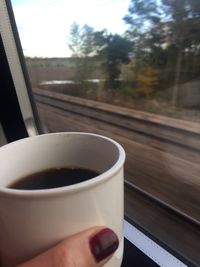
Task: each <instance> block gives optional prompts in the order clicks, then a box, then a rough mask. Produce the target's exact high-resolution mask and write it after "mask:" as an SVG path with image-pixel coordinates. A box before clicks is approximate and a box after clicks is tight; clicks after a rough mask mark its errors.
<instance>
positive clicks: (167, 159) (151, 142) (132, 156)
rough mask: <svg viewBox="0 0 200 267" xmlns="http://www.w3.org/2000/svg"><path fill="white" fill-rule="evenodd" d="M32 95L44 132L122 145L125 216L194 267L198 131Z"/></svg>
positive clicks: (199, 227)
mask: <svg viewBox="0 0 200 267" xmlns="http://www.w3.org/2000/svg"><path fill="white" fill-rule="evenodd" d="M34 96H35V100H36V103H37V106H38V110H39V113H40V117H41V119H42V120H43V122H44V123H45V124H46V127H47V130H49V131H51V132H54V131H90V132H94V133H98V134H104V135H107V136H109V137H111V138H114V139H115V140H117V141H118V142H120V143H121V144H122V145H123V146H124V148H125V150H126V154H127V160H126V165H125V174H126V175H125V176H126V180H125V192H126V193H125V214H126V216H128V217H131V219H132V220H134V221H136V222H137V223H138V224H139V225H143V227H144V228H146V229H147V231H149V232H151V233H153V234H155V236H158V237H159V238H160V239H161V240H165V243H166V244H167V245H168V246H173V247H175V250H176V251H178V253H179V254H182V255H184V256H186V257H187V258H188V259H194V262H195V263H198V264H199V266H200V260H199V255H198V249H197V248H198V246H199V242H200V197H199V195H200V194H199V193H200V179H199V173H200V167H199V163H200V138H199V137H200V127H199V126H198V125H197V124H195V123H192V122H185V121H180V120H175V119H170V118H166V117H163V116H158V115H152V114H148V113H144V112H139V111H133V110H130V109H126V108H119V107H117V106H112V105H109V104H104V103H99V102H96V101H91V100H86V99H80V98H77V97H72V96H67V95H63V94H60V93H53V92H48V91H42V90H39V89H35V90H34ZM148 205H149V206H152V208H151V209H149V208H148ZM152 209H153V213H152ZM144 213H145V214H144ZM160 216H162V218H161V217H160ZM155 218H156V220H155ZM152 221H153V222H154V224H155V225H154V224H153V223H152ZM159 221H161V222H162V223H161V224H162V227H159V226H158V225H157V227H156V224H157V223H158V222H159ZM177 221H179V223H177ZM172 225H173V226H172ZM171 229H173V235H170V236H169V235H167V234H166V233H168V234H169V232H170V231H171ZM184 232H185V233H186V234H184ZM185 237H186V239H185ZM177 240H178V241H177ZM184 240H185V244H184ZM186 243H187V244H186ZM183 244H184V245H183Z"/></svg>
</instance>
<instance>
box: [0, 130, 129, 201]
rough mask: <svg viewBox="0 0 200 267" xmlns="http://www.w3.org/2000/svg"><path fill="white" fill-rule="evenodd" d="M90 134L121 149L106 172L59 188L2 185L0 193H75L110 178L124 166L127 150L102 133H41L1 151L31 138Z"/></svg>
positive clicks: (10, 195) (21, 195)
mask: <svg viewBox="0 0 200 267" xmlns="http://www.w3.org/2000/svg"><path fill="white" fill-rule="evenodd" d="M74 134H76V135H90V136H96V137H100V138H102V139H105V140H107V141H109V142H111V143H113V144H114V145H115V146H116V147H117V149H118V151H119V157H118V159H117V161H116V162H115V163H114V165H113V166H112V167H111V168H109V169H108V170H106V171H105V172H104V173H102V174H99V175H97V176H96V177H94V178H92V179H90V180H87V181H83V182H81V183H77V184H73V185H68V186H63V187H57V188H50V189H36V190H24V189H13V188H8V187H4V186H0V194H1V195H4V196H5V197H8V198H13V197H16V198H35V197H51V196H54V195H60V196H61V195H63V194H66V193H67V194H71V193H75V192H78V191H84V190H87V189H89V188H92V187H95V186H97V185H98V184H100V183H104V182H106V181H107V180H109V179H110V177H111V175H112V176H114V175H115V174H116V173H117V172H118V171H119V170H120V169H121V168H123V164H124V162H125V157H126V155H125V151H124V148H123V147H122V146H121V145H120V144H119V143H118V142H116V141H115V140H113V139H111V138H109V137H106V136H103V135H100V134H94V133H87V132H56V133H46V134H41V135H36V136H32V137H26V138H23V139H20V140H17V141H14V142H12V143H9V144H6V145H4V146H2V147H0V151H2V150H4V149H8V147H9V146H11V145H13V144H15V143H20V142H27V141H28V140H30V139H36V138H41V137H42V138H44V137H45V136H52V135H74Z"/></svg>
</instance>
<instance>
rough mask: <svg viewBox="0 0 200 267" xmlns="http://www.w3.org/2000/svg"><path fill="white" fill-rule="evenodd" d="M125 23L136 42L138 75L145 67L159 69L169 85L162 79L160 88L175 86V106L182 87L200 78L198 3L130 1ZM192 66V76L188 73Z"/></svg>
mask: <svg viewBox="0 0 200 267" xmlns="http://www.w3.org/2000/svg"><path fill="white" fill-rule="evenodd" d="M124 20H125V22H126V23H127V24H128V26H129V28H128V30H127V33H126V34H127V36H128V37H129V38H130V39H131V40H133V41H134V50H133V52H134V59H135V62H136V64H135V65H136V72H138V74H140V71H142V69H143V68H144V67H145V66H152V67H156V68H159V69H160V70H161V71H160V74H159V75H161V77H163V78H165V81H166V82H163V81H164V80H162V79H161V82H160V87H162V84H166V85H167V84H168V86H169V84H170V83H171V86H172V85H173V88H174V90H173V92H172V103H173V104H174V105H176V104H177V100H178V96H179V87H180V85H181V83H182V82H184V81H186V77H188V79H192V78H194V77H195V75H196V76H197V75H199V70H198V69H199V68H198V67H199V63H198V59H199V52H200V34H199V29H200V5H199V0H161V1H155V0H131V2H130V7H129V9H128V14H127V15H126V16H125V17H124ZM195 58H198V59H195ZM191 62H193V63H191ZM191 65H193V66H194V65H195V67H194V72H193V73H192V72H191V70H190V71H187V70H189V66H191ZM183 74H184V75H183Z"/></svg>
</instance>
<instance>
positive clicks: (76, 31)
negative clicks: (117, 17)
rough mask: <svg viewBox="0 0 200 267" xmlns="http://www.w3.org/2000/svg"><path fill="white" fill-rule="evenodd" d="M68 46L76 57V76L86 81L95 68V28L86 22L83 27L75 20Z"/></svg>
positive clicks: (79, 79)
mask: <svg viewBox="0 0 200 267" xmlns="http://www.w3.org/2000/svg"><path fill="white" fill-rule="evenodd" d="M68 46H69V48H70V50H71V51H72V56H73V57H74V58H75V69H76V75H75V78H76V80H78V81H84V80H85V79H88V78H89V75H91V73H92V70H93V64H92V63H93V60H92V56H94V55H95V47H94V29H93V28H92V27H90V26H89V25H87V24H85V25H83V26H82V27H81V26H80V25H79V24H77V23H76V22H74V23H73V24H72V25H71V27H70V36H69V42H68Z"/></svg>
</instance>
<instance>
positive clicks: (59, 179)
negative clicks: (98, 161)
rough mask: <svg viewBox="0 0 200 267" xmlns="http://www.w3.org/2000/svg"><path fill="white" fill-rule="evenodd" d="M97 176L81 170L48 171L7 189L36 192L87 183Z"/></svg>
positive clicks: (30, 176) (93, 172) (13, 184)
mask: <svg viewBox="0 0 200 267" xmlns="http://www.w3.org/2000/svg"><path fill="white" fill-rule="evenodd" d="M97 175H99V173H98V172H96V171H92V170H88V169H81V168H59V169H56V168H54V169H48V170H44V171H41V172H37V173H33V174H31V175H28V176H25V177H22V178H21V179H19V180H17V181H15V182H14V183H12V184H10V185H9V186H8V188H12V189H24V190H37V189H50V188H56V187H62V186H67V185H73V184H77V183H81V182H84V181H87V180H89V179H92V178H94V177H95V176H97Z"/></svg>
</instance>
